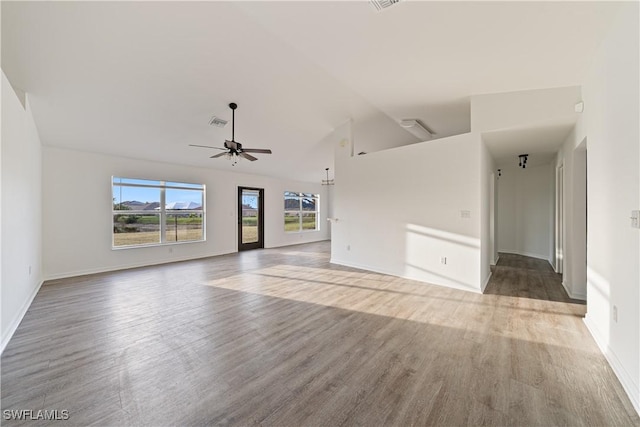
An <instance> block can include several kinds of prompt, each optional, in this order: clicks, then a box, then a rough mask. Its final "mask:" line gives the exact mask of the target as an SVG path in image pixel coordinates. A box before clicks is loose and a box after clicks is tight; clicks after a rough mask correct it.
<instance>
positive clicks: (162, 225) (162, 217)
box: [160, 186, 167, 243]
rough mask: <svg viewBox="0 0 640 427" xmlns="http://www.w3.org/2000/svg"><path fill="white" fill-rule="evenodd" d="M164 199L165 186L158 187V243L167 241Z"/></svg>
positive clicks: (165, 204) (165, 198)
mask: <svg viewBox="0 0 640 427" xmlns="http://www.w3.org/2000/svg"><path fill="white" fill-rule="evenodd" d="M166 200H167V197H166V194H165V187H164V186H162V188H161V189H160V243H166V242H167V221H166V219H167V213H166V207H167V203H166Z"/></svg>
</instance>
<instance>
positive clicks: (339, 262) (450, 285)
mask: <svg viewBox="0 0 640 427" xmlns="http://www.w3.org/2000/svg"><path fill="white" fill-rule="evenodd" d="M329 262H330V263H331V264H337V265H343V266H345V267H351V268H357V269H358V270H365V271H368V272H372V273H380V274H386V275H387V276H393V277H401V278H403V279H407V280H414V281H416V282H421V283H425V284H427V285H433V286H442V287H444V288H451V289H458V290H460V291H466V292H473V293H476V294H481V293H482V291H480V289H477V288H474V287H472V285H468V286H464V285H459V284H456V283H434V282H426V281H424V280H420V279H416V278H415V277H410V276H407V275H406V274H397V273H395V272H392V271H389V270H383V269H380V268H378V267H372V266H368V265H363V264H354V263H351V262H346V261H342V260H338V259H335V258H333V257H332V258H331V259H330V260H329Z"/></svg>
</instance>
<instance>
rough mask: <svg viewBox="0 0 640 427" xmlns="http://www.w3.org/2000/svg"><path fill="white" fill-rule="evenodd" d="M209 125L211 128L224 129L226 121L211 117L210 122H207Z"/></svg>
mask: <svg viewBox="0 0 640 427" xmlns="http://www.w3.org/2000/svg"><path fill="white" fill-rule="evenodd" d="M209 124H210V125H211V126H216V127H219V128H223V127H225V126H226V125H227V121H226V120H223V119H221V118H220V117H216V116H213V117H211V120H209Z"/></svg>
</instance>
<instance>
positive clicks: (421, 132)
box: [400, 119, 433, 141]
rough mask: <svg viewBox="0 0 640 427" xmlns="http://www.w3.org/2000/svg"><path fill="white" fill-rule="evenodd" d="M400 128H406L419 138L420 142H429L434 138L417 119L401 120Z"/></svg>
mask: <svg viewBox="0 0 640 427" xmlns="http://www.w3.org/2000/svg"><path fill="white" fill-rule="evenodd" d="M400 126H402V127H403V128H405V129H406V130H407V131H408V132H410V133H411V134H412V135H413V136H415V137H418V138H419V139H420V141H428V140H430V139H432V138H433V133H431V132H430V131H429V130H428V129H427V128H425V127H424V126H423V125H422V123H420V122H419V121H418V120H416V119H404V120H400Z"/></svg>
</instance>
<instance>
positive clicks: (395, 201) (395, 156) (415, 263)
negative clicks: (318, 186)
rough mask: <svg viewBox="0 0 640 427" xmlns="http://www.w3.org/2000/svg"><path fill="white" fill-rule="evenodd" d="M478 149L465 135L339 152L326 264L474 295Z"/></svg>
mask: <svg viewBox="0 0 640 427" xmlns="http://www.w3.org/2000/svg"><path fill="white" fill-rule="evenodd" d="M480 146H481V141H480V137H479V135H478V134H464V135H457V136H453V137H449V138H442V139H438V140H434V141H431V142H424V143H418V144H413V145H408V146H404V147H399V148H393V149H389V150H385V151H379V152H376V153H371V154H367V155H365V156H355V157H350V156H348V155H347V154H346V153H347V152H348V150H347V149H346V148H340V147H339V148H338V152H337V154H336V185H335V206H334V214H335V216H336V217H337V218H338V222H336V223H335V224H334V226H333V230H332V245H331V256H332V259H331V260H332V262H334V263H337V264H343V265H348V266H353V267H357V268H363V269H368V270H372V271H378V272H382V273H387V274H392V275H396V276H401V277H407V278H410V279H415V280H419V281H423V282H429V283H434V284H439V285H444V286H449V287H453V288H458V289H465V290H471V291H475V292H480V290H481V267H480V263H481V259H480V228H481V223H480V221H481V211H480V209H481V203H480V185H481V184H480V182H481V180H480V163H479V162H478V158H479V157H480ZM461 211H469V213H470V218H462V217H461ZM442 257H446V258H447V263H446V264H443V263H442V262H441V258H442Z"/></svg>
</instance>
